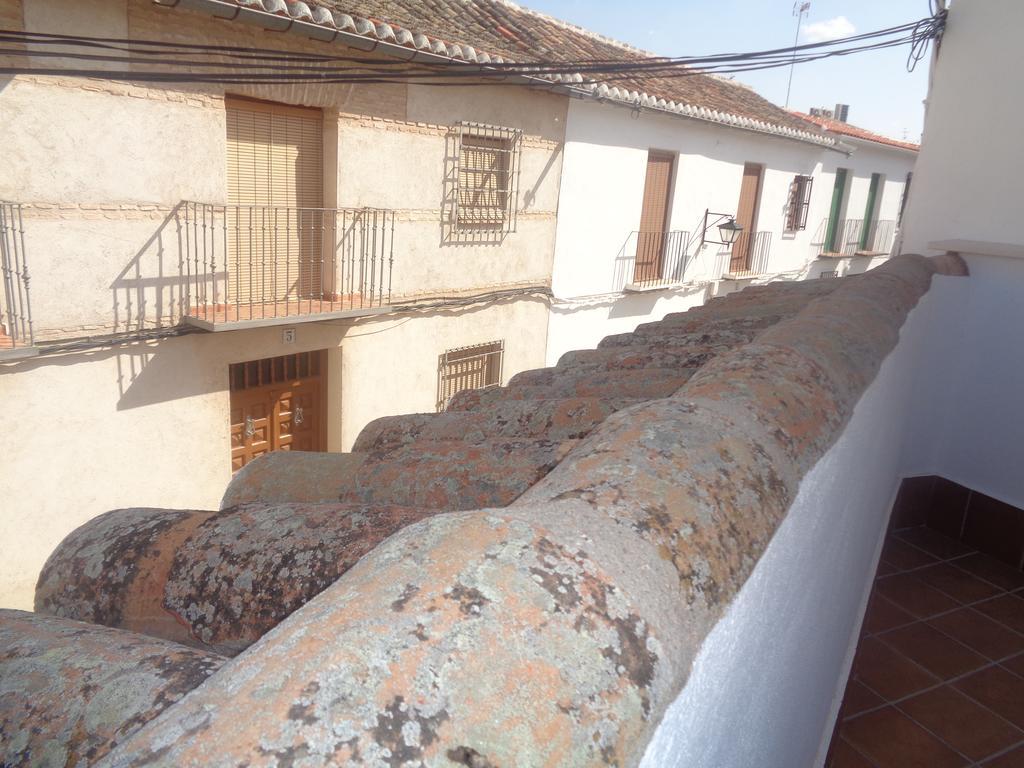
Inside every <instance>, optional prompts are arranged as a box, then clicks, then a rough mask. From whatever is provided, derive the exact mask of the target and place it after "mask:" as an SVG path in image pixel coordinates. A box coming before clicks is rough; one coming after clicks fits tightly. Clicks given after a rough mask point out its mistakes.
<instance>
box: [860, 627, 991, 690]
mask: <svg viewBox="0 0 1024 768" xmlns="http://www.w3.org/2000/svg"><path fill="white" fill-rule="evenodd" d="M878 637H879V639H880V640H883V641H885V642H886V643H888V644H889V645H891V646H893V647H894V648H895V649H896V650H897V651H899V652H900V653H902V654H903V655H904V656H906V657H907V658H908V659H910V660H911V661H915V662H917V663H918V664H920V665H921V666H922V667H924V668H925V669H927V670H928V671H929V672H931V673H932V674H933V675H937V676H938V677H940V678H941V679H943V680H949V679H950V678H953V677H959V676H960V675H965V674H967V673H968V672H970V671H972V670H975V669H980V668H981V667H984V666H986V665H987V664H990V663H991V662H990V661H989V660H988V659H987V658H985V657H984V656H982V655H981V654H978V653H975V652H974V651H972V650H971V649H970V648H968V647H967V646H966V645H961V644H960V643H958V642H957V641H956V640H953V639H952V638H950V637H948V636H947V635H944V634H942V633H941V632H939V630H937V629H935V628H934V627H930V626H928V625H927V624H925V623H924V622H920V621H919V622H917V623H916V624H911V625H910V626H907V627H902V628H900V629H894V630H892V631H891V632H886V633H885V634H883V635H879V636H878Z"/></svg>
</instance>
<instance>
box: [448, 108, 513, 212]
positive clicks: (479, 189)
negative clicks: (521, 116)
mask: <svg viewBox="0 0 1024 768" xmlns="http://www.w3.org/2000/svg"><path fill="white" fill-rule="evenodd" d="M458 128H459V133H458V137H459V143H458V150H457V162H458V171H457V174H456V194H455V198H456V200H455V203H456V204H455V210H454V213H455V222H454V224H455V228H456V229H457V230H462V231H472V230H496V231H501V232H514V231H515V226H516V213H517V211H516V198H517V197H518V193H519V190H518V176H519V154H520V149H521V144H522V132H521V131H518V130H514V129H511V128H499V127H496V126H488V125H481V124H479V123H460V124H459V126H458Z"/></svg>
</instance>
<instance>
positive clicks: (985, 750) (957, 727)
mask: <svg viewBox="0 0 1024 768" xmlns="http://www.w3.org/2000/svg"><path fill="white" fill-rule="evenodd" d="M899 709H901V710H902V711H903V712H905V713H906V714H908V715H910V717H912V718H913V719H914V721H915V722H917V723H919V724H921V725H923V726H924V727H925V728H927V729H928V730H929V731H931V732H932V733H933V734H935V735H936V736H938V737H939V738H940V739H942V740H943V741H944V742H946V743H947V744H948V745H949V746H951V747H953V749H955V750H956V751H958V752H960V753H962V754H964V755H966V756H967V757H969V758H971V760H983V759H985V758H986V757H988V756H990V755H994V754H996V753H998V752H1001V751H1002V750H1004V749H1007V748H1009V747H1012V746H1013V745H1015V744H1017V743H1018V742H1019V741H1021V740H1024V731H1021V730H1020V729H1018V728H1015V727H1014V726H1012V725H1010V724H1009V723H1008V722H1006V721H1005V720H1004V719H1003V718H1001V717H999V716H998V715H996V714H995V713H993V712H992V711H991V710H989V709H986V708H985V707H983V706H981V705H980V704H978V703H976V702H974V701H972V700H971V699H969V698H967V697H966V696H964V695H963V694H962V693H960V692H958V691H957V690H955V689H954V688H951V687H950V686H948V685H944V686H942V687H941V688H935V689H933V690H931V691H927V692H926V693H922V694H921V695H920V696H915V697H914V698H912V699H908V700H906V701H902V702H900V704H899Z"/></svg>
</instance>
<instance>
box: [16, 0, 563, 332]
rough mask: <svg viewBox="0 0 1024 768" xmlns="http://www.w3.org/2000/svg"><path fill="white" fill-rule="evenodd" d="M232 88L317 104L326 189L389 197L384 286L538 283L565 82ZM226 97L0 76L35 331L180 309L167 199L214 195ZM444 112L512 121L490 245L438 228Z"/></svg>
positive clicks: (130, 23) (157, 24)
mask: <svg viewBox="0 0 1024 768" xmlns="http://www.w3.org/2000/svg"><path fill="white" fill-rule="evenodd" d="M23 2H24V10H23V12H19V10H18V6H17V4H15V3H13V2H12V0H0V6H2V7H3V13H2V17H3V18H7V17H11V18H15V19H16V18H20V19H21V25H22V26H24V27H25V28H26V29H28V30H30V31H47V32H55V33H77V32H79V31H81V30H80V29H79V26H78V23H77V22H76V19H78V18H79V17H80V16H81V15H82V14H83V13H85V14H86V15H87V16H88V17H89V24H88V29H87V30H86V31H88V32H89V33H90V34H109V35H113V36H118V37H120V36H123V35H124V34H128V35H129V36H130V37H133V38H138V39H162V40H168V41H179V40H188V41H191V42H201V43H205V44H227V45H250V46H263V47H273V48H279V49H280V48H288V49H294V50H301V51H319V52H325V51H329V52H331V53H334V54H339V53H344V52H345V51H346V50H347V49H344V48H342V47H340V46H337V45H333V46H332V45H329V44H326V43H317V42H313V41H309V40H305V39H304V38H301V37H299V36H297V35H281V34H279V33H278V34H270V33H266V32H263V31H262V30H259V29H258V28H255V27H252V26H249V25H245V24H240V23H239V24H231V23H225V22H223V21H214V20H212V19H211V18H209V17H206V16H203V15H200V14H196V13H189V12H182V11H174V10H169V9H167V8H161V7H157V6H154V5H153V4H152V3H150V2H147V1H146V0H128V1H127V2H125V1H124V0H82V2H78V3H70V4H69V3H67V2H66V0H60V1H59V2H57V3H49V2H44V1H43V0H23ZM65 6H67V7H65ZM16 26H17V25H16ZM360 55H361V56H365V55H366V54H363V53H360ZM118 66H121V65H118ZM231 93H232V94H236V95H242V96H250V97H256V98H262V99H267V100H271V101H279V102H282V103H289V104H299V105H304V106H312V107H318V108H320V109H322V111H323V116H324V126H325V131H324V136H325V141H326V143H327V144H328V145H327V146H326V147H325V150H326V151H325V160H326V161H327V162H328V163H329V166H328V170H329V172H328V173H327V174H325V187H326V188H325V194H324V200H325V204H326V205H335V204H336V205H338V206H341V207H363V206H371V207H379V208H389V209H393V210H395V211H396V217H397V223H396V230H395V240H394V242H395V253H394V258H395V260H394V269H393V277H392V279H393V295H394V297H395V298H396V299H399V298H408V297H418V298H419V297H424V296H431V295H438V294H451V293H459V294H466V293H474V292H476V293H479V292H481V291H482V290H485V289H487V288H489V287H505V286H509V285H524V284H529V285H536V284H550V279H551V265H552V260H553V251H554V231H555V214H556V210H557V206H558V189H559V174H560V171H561V163H562V143H563V140H564V132H565V118H566V113H567V109H568V100H567V98H566V97H564V96H558V95H555V94H551V93H548V92H544V91H538V90H528V89H525V88H522V87H518V86H493V87H481V88H438V87H429V86H415V85H414V86H406V85H368V86H353V85H288V86H240V87H236V88H232V89H231ZM225 95H226V90H225V88H224V87H222V86H218V85H171V86H167V87H151V86H146V85H144V84H121V83H115V82H107V81H102V80H84V79H74V78H65V77H43V76H36V75H19V76H16V77H14V78H13V79H11V80H9V81H6V82H4V83H2V84H0V129H2V130H3V132H4V135H5V136H7V137H8V140H7V142H6V145H5V152H4V160H3V163H4V167H3V171H4V172H3V173H0V199H5V200H13V201H15V202H20V203H23V204H24V206H25V217H26V218H25V221H26V230H25V237H26V245H27V251H28V257H29V266H30V269H31V272H32V274H33V276H34V280H33V283H32V300H33V310H34V312H33V314H34V317H35V326H36V330H37V335H38V337H39V338H41V339H43V340H47V339H52V338H57V337H73V336H81V335H83V334H87V333H94V332H97V331H126V330H135V329H136V328H137V327H139V326H143V327H149V326H153V325H157V324H159V325H168V324H172V325H173V324H174V323H176V322H177V321H178V319H180V306H181V296H180V284H181V282H182V281H181V271H182V268H181V266H180V264H179V255H180V254H179V234H178V230H177V226H176V224H177V221H176V219H175V214H174V211H175V207H176V206H178V205H179V204H180V203H181V202H182V201H185V200H193V201H199V202H210V203H223V202H225V201H226V135H225V111H224V97H225ZM458 121H476V122H482V123H490V124H497V125H501V126H505V127H509V128H517V129H519V130H521V131H522V132H523V135H524V140H523V142H522V152H521V163H520V168H521V170H520V174H519V176H520V183H519V196H518V201H517V208H518V210H519V222H518V227H517V229H516V231H515V232H513V233H510V234H508V235H506V236H504V237H502V238H499V242H496V243H495V242H491V243H481V244H467V243H452V242H451V238H450V237H449V236H448V234H446V232H447V230H446V228H445V227H444V226H443V222H442V199H443V197H444V194H445V188H444V178H445V174H446V172H450V171H451V168H452V165H451V160H450V158H451V156H452V149H453V147H454V142H453V137H454V131H453V129H454V126H455V125H456V123H457V122H458ZM446 158H448V159H446ZM335 168H336V172H333V171H334V169H335ZM218 262H219V263H220V264H223V263H224V254H223V253H221V254H219V259H218Z"/></svg>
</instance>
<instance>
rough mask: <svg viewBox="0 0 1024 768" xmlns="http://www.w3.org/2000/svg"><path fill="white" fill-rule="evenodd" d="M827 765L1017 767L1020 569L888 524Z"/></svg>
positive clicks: (1023, 723)
mask: <svg viewBox="0 0 1024 768" xmlns="http://www.w3.org/2000/svg"><path fill="white" fill-rule="evenodd" d="M828 766H829V768H871V767H872V766H873V767H874V768H947V766H948V767H949V768H953V767H954V766H984V767H985V768H1010V767H1011V766H1013V767H1015V768H1024V573H1021V572H1020V571H1018V570H1015V569H1013V568H1011V567H1010V566H1008V565H1004V564H1003V563H1001V562H999V561H998V560H995V559H993V558H991V557H989V556H987V555H984V554H980V553H978V552H975V551H974V550H972V549H971V548H969V547H967V546H965V545H964V544H962V543H960V542H958V541H955V540H953V539H949V538H946V537H945V536H943V535H941V534H939V533H936V532H935V531H933V530H932V529H930V528H925V527H918V528H908V529H904V530H902V531H897V532H895V533H892V534H890V536H889V538H888V540H887V541H886V544H885V547H884V548H883V550H882V559H881V562H880V564H879V567H878V573H877V574H876V580H875V586H874V589H873V591H872V595H871V601H870V603H869V605H868V611H867V614H866V615H865V617H864V626H863V627H862V635H861V639H860V644H859V645H858V647H857V655H856V658H855V660H854V664H853V669H852V672H851V674H850V680H849V682H848V684H847V687H846V695H845V697H844V700H843V706H842V710H841V712H840V717H839V723H838V724H837V726H836V732H835V735H834V736H833V743H832V750H831V756H830V759H829V762H828Z"/></svg>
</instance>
